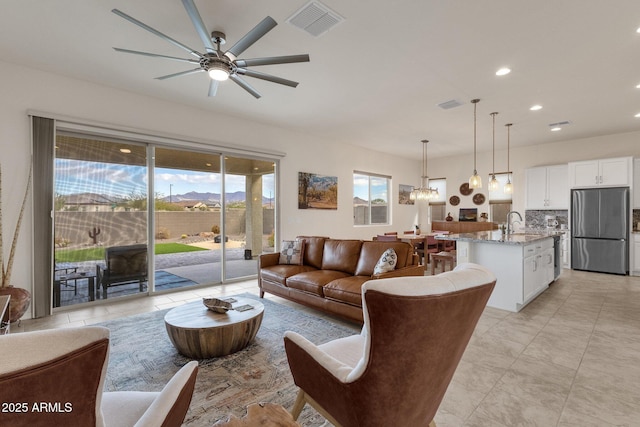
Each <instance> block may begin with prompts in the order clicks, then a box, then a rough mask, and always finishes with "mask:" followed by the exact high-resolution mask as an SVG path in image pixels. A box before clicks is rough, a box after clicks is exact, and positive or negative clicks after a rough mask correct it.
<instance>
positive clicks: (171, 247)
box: [55, 243, 207, 262]
mask: <svg viewBox="0 0 640 427" xmlns="http://www.w3.org/2000/svg"><path fill="white" fill-rule="evenodd" d="M154 249H155V250H154V253H155V254H156V255H164V254H176V253H180V252H195V251H206V250H207V249H205V248H199V247H197V246H190V245H185V244H182V243H156V246H155V248H154ZM55 254H56V262H81V261H101V260H103V259H104V248H103V247H100V248H87V249H56V252H55Z"/></svg>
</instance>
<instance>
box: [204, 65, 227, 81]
mask: <svg viewBox="0 0 640 427" xmlns="http://www.w3.org/2000/svg"><path fill="white" fill-rule="evenodd" d="M208 72H209V77H211V78H212V79H213V80H217V81H219V82H223V81H225V80H227V79H228V78H229V72H228V71H227V70H223V69H220V68H209V71H208Z"/></svg>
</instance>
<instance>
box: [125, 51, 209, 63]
mask: <svg viewBox="0 0 640 427" xmlns="http://www.w3.org/2000/svg"><path fill="white" fill-rule="evenodd" d="M113 49H114V50H116V51H118V52H124V53H133V54H135V55H144V56H150V57H152V58H164V59H171V60H173V61H180V62H189V63H191V64H199V63H200V61H196V60H195V59H185V58H177V57H175V56H167V55H158V54H157V53H149V52H140V51H138V50H129V49H122V48H119V47H114V48H113Z"/></svg>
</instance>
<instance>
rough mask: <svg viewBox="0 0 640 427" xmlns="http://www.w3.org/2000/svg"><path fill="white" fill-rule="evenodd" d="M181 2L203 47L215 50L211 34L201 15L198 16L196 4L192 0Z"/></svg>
mask: <svg viewBox="0 0 640 427" xmlns="http://www.w3.org/2000/svg"><path fill="white" fill-rule="evenodd" d="M182 4H183V6H184V8H185V9H186V10H187V14H188V15H189V18H191V22H193V26H194V27H196V32H197V33H198V35H199V36H200V39H201V40H202V43H204V47H205V49H207V52H209V53H213V52H215V51H216V47H215V46H214V45H213V42H212V41H211V34H209V31H207V27H206V26H205V25H204V22H203V21H202V17H201V16H200V12H198V9H197V8H196V5H195V4H194V3H193V0H182Z"/></svg>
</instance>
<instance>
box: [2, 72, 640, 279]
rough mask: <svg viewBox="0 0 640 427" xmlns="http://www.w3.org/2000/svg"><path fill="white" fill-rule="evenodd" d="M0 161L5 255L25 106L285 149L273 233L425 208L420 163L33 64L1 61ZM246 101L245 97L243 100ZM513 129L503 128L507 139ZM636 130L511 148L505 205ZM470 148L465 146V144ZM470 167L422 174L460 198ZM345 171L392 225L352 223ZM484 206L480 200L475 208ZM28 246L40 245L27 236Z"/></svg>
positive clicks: (338, 227)
mask: <svg viewBox="0 0 640 427" xmlns="http://www.w3.org/2000/svg"><path fill="white" fill-rule="evenodd" d="M0 75H2V79H0V164H1V165H2V173H3V176H2V177H3V185H2V207H3V211H2V215H3V231H4V233H3V234H4V242H5V243H4V254H5V257H6V256H8V254H9V245H10V241H11V237H12V234H13V227H14V224H15V222H16V220H17V216H18V210H19V205H20V202H21V200H22V194H23V191H24V187H25V185H26V180H27V170H28V164H29V159H30V136H29V134H30V130H29V120H28V117H27V110H29V109H32V110H38V111H45V112H50V113H55V114H59V115H67V116H71V117H76V118H80V119H86V120H87V121H90V122H102V123H110V124H113V125H114V126H116V127H122V128H135V129H139V130H149V129H151V130H153V132H156V133H167V134H171V135H178V136H181V137H182V138H185V139H189V138H194V139H198V140H202V139H205V140H211V129H212V128H213V127H216V129H217V134H216V140H215V141H211V142H212V143H216V144H219V145H220V144H222V145H231V146H233V145H243V146H254V147H257V148H261V147H263V146H264V147H269V148H270V149H272V150H276V151H280V152H284V153H287V155H286V157H284V158H283V159H282V160H281V164H280V171H281V175H280V177H281V186H280V194H279V202H280V209H281V210H280V213H281V217H280V224H281V227H282V229H281V232H282V234H281V236H280V237H281V238H293V237H295V236H296V235H301V234H307V235H309V234H315V235H327V236H332V237H337V238H360V239H370V238H371V237H372V236H373V235H375V234H378V233H382V232H384V231H390V230H394V231H402V230H409V229H411V228H412V227H413V225H414V224H417V223H419V224H421V225H422V228H423V229H427V228H428V226H427V227H425V224H426V209H424V208H422V207H420V209H418V207H417V206H410V205H399V204H398V203H397V191H398V185H399V184H409V185H411V184H418V183H419V177H420V174H421V160H420V159H416V160H415V161H411V160H407V159H404V158H400V157H394V156H390V155H387V154H382V153H379V152H374V151H368V150H364V149H362V148H358V147H355V146H349V145H339V144H337V143H334V142H333V141H326V140H318V139H315V138H313V137H310V136H308V135H306V134H302V133H297V132H293V131H291V130H288V129H281V128H276V127H271V126H266V125H264V124H259V123H254V122H247V121H245V120H242V119H239V118H235V117H223V116H221V115H219V114H216V115H212V114H210V113H209V112H207V111H203V110H197V109H193V108H190V107H186V106H184V105H180V104H173V103H168V102H166V101H163V100H159V99H155V98H150V97H143V96H139V95H136V94H132V93H129V92H124V91H119V90H115V89H112V88H109V87H105V86H100V85H95V84H92V83H88V82H85V81H80V80H74V79H69V78H66V77H62V76H59V75H54V74H50V73H46V72H42V71H38V70H34V69H29V68H24V67H20V66H16V65H13V64H9V63H5V62H0ZM247 102H251V100H248V101H247ZM514 138H515V134H514V133H512V141H514ZM639 140H640V132H634V133H626V134H616V135H609V136H599V137H594V138H588V139H580V140H573V141H567V142H564V143H556V144H552V145H546V146H544V145H543V146H531V147H525V148H517V149H516V148H512V150H511V169H512V170H513V172H514V175H513V181H514V187H515V188H514V189H515V192H514V196H513V200H514V209H516V210H518V211H521V212H523V211H524V194H523V192H524V169H525V168H528V167H532V166H539V165H546V164H558V163H564V162H568V161H572V160H584V159H592V158H606V157H617V156H628V155H631V156H640V144H638V141H639ZM471 147H472V146H471V144H470V147H469V148H470V149H471ZM490 168H491V153H489V152H484V153H479V154H478V172H479V173H480V174H482V177H483V180H484V184H485V188H484V189H483V190H482V192H483V193H484V194H485V195H486V194H487V191H486V185H487V181H488V173H489V171H490ZM472 169H473V158H472V153H471V152H469V154H468V155H465V156H455V157H447V158H432V157H430V159H429V175H430V176H432V177H446V178H447V187H448V193H449V194H448V195H447V199H448V197H449V196H451V195H453V194H459V193H458V187H459V185H460V184H461V183H463V182H466V181H467V180H468V178H469V175H470V174H471V172H472ZM505 169H506V151H505V150H500V151H498V152H497V153H496V171H504V170H505ZM353 170H361V171H367V172H374V173H378V174H385V175H390V176H392V177H393V186H392V195H391V198H390V200H391V206H392V221H393V223H392V225H390V226H384V227H382V226H378V227H354V226H353V219H352V196H353V194H352V191H353V189H352V173H353ZM298 172H312V173H318V174H322V175H331V176H337V177H338V186H339V189H338V199H339V200H338V210H336V211H320V210H299V209H298V208H297V191H298V188H297V180H298ZM461 198H462V203H461V204H460V205H459V206H457V207H455V208H453V207H451V206H448V207H447V208H448V211H452V213H454V212H455V213H456V214H457V212H458V208H459V207H464V206H469V207H475V205H473V203H472V202H471V197H461ZM483 211H488V206H486V205H485V206H480V207H479V212H483ZM31 214H32V212H31V203H29V205H28V207H27V214H26V217H25V220H24V222H23V227H22V231H21V235H20V240H19V245H18V248H17V253H16V262H15V265H14V272H13V280H12V283H13V284H14V285H15V286H20V287H24V288H27V289H31V269H32V260H31V251H32V241H31V240H32V233H31V228H32V221H31ZM35 244H39V242H36V243H35Z"/></svg>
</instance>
